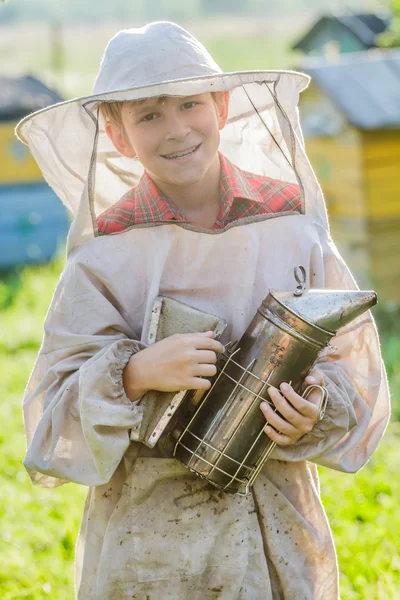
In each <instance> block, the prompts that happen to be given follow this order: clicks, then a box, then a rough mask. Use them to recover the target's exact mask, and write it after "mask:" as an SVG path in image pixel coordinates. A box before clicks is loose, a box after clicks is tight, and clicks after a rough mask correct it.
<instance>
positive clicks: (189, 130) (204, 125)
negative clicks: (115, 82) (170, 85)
mask: <svg viewBox="0 0 400 600" xmlns="http://www.w3.org/2000/svg"><path fill="white" fill-rule="evenodd" d="M227 112H228V95H227V94H224V93H216V94H211V93H204V94H198V95H195V96H189V97H176V96H168V97H158V98H149V99H146V100H142V101H137V102H126V103H124V104H123V105H122V107H121V120H122V124H123V128H122V129H117V128H116V126H115V125H112V124H110V123H107V126H106V127H107V134H108V135H109V137H110V138H111V139H112V141H113V143H114V145H115V146H116V148H117V149H118V150H119V151H120V152H121V153H122V154H124V155H125V156H129V157H137V158H138V159H139V160H140V162H141V163H142V165H143V167H144V169H145V170H146V172H147V173H148V174H149V175H150V177H151V178H152V179H153V181H154V182H155V183H156V184H157V185H158V186H159V187H160V189H161V190H162V191H164V192H165V193H166V194H167V195H169V196H170V197H174V196H175V195H176V192H178V191H180V192H182V191H183V188H184V189H185V193H188V192H189V193H190V192H191V188H192V187H193V186H194V187H197V186H196V184H202V185H204V191H205V192H206V193H207V189H208V187H209V182H210V179H212V180H213V181H214V182H215V181H216V180H217V179H218V178H219V159H218V147H219V142H220V134H219V131H220V129H222V128H223V127H224V125H225V122H226V118H227ZM193 191H194V190H193Z"/></svg>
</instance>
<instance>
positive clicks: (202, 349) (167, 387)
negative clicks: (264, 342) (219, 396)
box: [123, 331, 224, 401]
mask: <svg viewBox="0 0 400 600" xmlns="http://www.w3.org/2000/svg"><path fill="white" fill-rule="evenodd" d="M223 351H224V347H223V345H222V344H221V343H220V342H217V340H215V339H214V333H213V332H212V331H206V332H205V333H183V334H176V335H171V336H170V337H168V338H165V339H164V340H161V341H159V342H156V343H155V344H152V345H151V346H149V347H148V348H145V350H141V351H140V352H137V353H136V354H134V355H133V356H132V357H131V358H130V360H129V362H128V364H127V366H126V367H125V369H124V373H123V383H124V388H125V392H126V395H127V396H128V398H129V399H130V400H132V401H134V400H137V399H138V398H140V397H141V396H142V395H143V394H144V393H145V392H147V391H148V390H158V391H160V392H177V391H181V390H208V389H209V388H210V386H211V383H210V381H209V380H208V379H207V377H213V376H214V375H215V374H216V372H217V368H216V366H215V363H216V362H217V352H223ZM204 378H205V379H204Z"/></svg>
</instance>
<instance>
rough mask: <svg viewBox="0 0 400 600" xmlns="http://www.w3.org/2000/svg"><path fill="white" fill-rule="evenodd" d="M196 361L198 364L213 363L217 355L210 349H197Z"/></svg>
mask: <svg viewBox="0 0 400 600" xmlns="http://www.w3.org/2000/svg"><path fill="white" fill-rule="evenodd" d="M196 361H197V362H198V363H199V364H211V365H215V363H216V362H217V355H216V353H215V352H213V351H212V350H197V351H196Z"/></svg>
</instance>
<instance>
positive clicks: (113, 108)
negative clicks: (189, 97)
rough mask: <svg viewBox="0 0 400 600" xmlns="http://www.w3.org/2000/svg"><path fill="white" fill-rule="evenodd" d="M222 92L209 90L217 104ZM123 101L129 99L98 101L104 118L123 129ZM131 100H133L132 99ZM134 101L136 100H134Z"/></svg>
mask: <svg viewBox="0 0 400 600" xmlns="http://www.w3.org/2000/svg"><path fill="white" fill-rule="evenodd" d="M220 94H223V92H211V95H212V97H213V99H214V101H215V102H216V103H217V104H218V98H219V95H220ZM125 102H129V100H122V101H121V100H118V101H115V102H100V110H101V113H102V115H103V117H104V120H105V121H106V122H107V121H109V122H110V123H111V124H112V125H115V126H116V127H119V129H121V130H124V124H123V122H122V116H121V109H122V105H123V104H125ZM132 102H135V100H133V101H132ZM136 102H138V101H137V100H136ZM139 102H140V100H139Z"/></svg>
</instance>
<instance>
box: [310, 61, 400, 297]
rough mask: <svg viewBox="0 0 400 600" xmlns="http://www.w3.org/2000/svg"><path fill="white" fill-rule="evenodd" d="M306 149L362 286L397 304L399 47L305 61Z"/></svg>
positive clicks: (339, 238) (338, 237)
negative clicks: (307, 82) (308, 82)
mask: <svg viewBox="0 0 400 600" xmlns="http://www.w3.org/2000/svg"><path fill="white" fill-rule="evenodd" d="M303 70H305V71H306V72H308V73H309V74H310V75H311V76H312V78H313V81H312V83H311V85H310V87H309V88H308V90H306V91H305V92H304V93H303V94H302V97H301V99H300V116H301V119H302V125H303V130H304V134H305V139H306V149H307V153H308V156H309V158H310V161H311V164H312V165H313V167H314V169H315V171H316V174H317V177H318V179H319V181H320V183H321V186H322V189H323V192H324V195H325V198H326V202H327V206H328V213H329V220H330V223H331V231H332V237H333V238H334V240H335V241H336V243H337V244H338V246H339V249H340V250H341V252H342V254H343V255H344V257H345V259H346V260H347V262H348V263H349V265H350V267H351V269H352V270H353V272H354V273H355V275H356V278H357V279H358V281H359V283H360V284H361V285H363V286H365V285H374V286H375V287H376V288H377V291H378V292H380V293H381V295H382V296H383V297H385V298H386V299H387V300H389V301H393V302H396V303H398V302H400V262H399V261H398V259H397V257H398V255H399V253H400V177H399V173H400V51H399V50H392V51H373V52H372V51H370V52H363V53H359V54H354V55H347V56H346V57H341V58H340V60H339V61H337V62H335V63H328V62H326V61H325V60H323V59H315V60H310V59H308V60H307V61H305V62H304V63H303Z"/></svg>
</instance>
